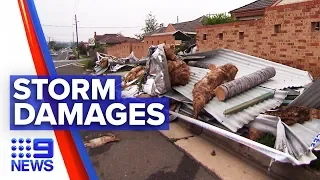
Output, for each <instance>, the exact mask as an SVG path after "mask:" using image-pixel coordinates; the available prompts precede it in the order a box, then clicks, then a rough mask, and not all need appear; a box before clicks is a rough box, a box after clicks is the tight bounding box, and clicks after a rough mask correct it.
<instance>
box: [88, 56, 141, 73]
mask: <svg viewBox="0 0 320 180" xmlns="http://www.w3.org/2000/svg"><path fill="white" fill-rule="evenodd" d="M95 63H96V66H95V67H94V71H95V74H94V75H101V74H103V73H105V72H106V71H108V70H109V71H110V72H116V71H118V70H120V69H122V68H124V67H131V68H132V67H135V66H137V65H145V64H146V59H137V58H136V57H135V56H134V53H133V52H132V53H131V54H130V55H129V56H128V57H126V58H117V57H114V56H111V55H108V54H103V53H98V52H97V61H96V62H95Z"/></svg>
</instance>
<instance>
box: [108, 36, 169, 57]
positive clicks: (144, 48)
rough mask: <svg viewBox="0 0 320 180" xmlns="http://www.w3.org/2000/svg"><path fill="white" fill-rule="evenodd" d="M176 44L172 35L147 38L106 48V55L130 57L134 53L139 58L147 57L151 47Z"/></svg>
mask: <svg viewBox="0 0 320 180" xmlns="http://www.w3.org/2000/svg"><path fill="white" fill-rule="evenodd" d="M162 43H165V44H174V43H175V39H174V36H172V35H159V36H146V37H144V41H143V42H134V43H121V44H117V45H114V46H111V47H106V48H105V51H104V53H107V54H110V55H112V56H116V57H122V58H124V57H128V56H129V54H130V53H131V52H132V51H133V52H134V55H135V56H136V57H137V58H142V57H145V56H146V55H147V53H148V49H149V47H150V46H151V45H158V44H162Z"/></svg>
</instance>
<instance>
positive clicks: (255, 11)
mask: <svg viewBox="0 0 320 180" xmlns="http://www.w3.org/2000/svg"><path fill="white" fill-rule="evenodd" d="M277 1H278V0H257V1H254V2H252V3H250V4H247V5H244V6H242V7H239V8H237V9H234V10H232V11H230V14H231V15H232V16H233V17H235V18H236V19H237V20H240V21H245V20H254V19H255V20H257V19H262V18H263V16H264V11H265V9H266V8H267V7H270V6H272V5H273V4H274V3H276V2H277Z"/></svg>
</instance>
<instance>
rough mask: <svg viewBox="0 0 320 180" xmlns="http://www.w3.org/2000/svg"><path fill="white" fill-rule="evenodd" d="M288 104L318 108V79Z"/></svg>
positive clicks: (319, 97)
mask: <svg viewBox="0 0 320 180" xmlns="http://www.w3.org/2000/svg"><path fill="white" fill-rule="evenodd" d="M289 106H307V107H309V108H320V79H318V80H316V81H315V82H314V83H312V85H311V86H309V87H308V88H307V89H306V90H304V91H303V93H302V94H301V95H300V96H298V97H297V98H296V99H295V100H294V101H293V102H292V103H291V104H290V105H289ZM319 129H320V128H319Z"/></svg>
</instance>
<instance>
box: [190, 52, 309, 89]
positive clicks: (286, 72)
mask: <svg viewBox="0 0 320 180" xmlns="http://www.w3.org/2000/svg"><path fill="white" fill-rule="evenodd" d="M194 56H206V58H205V59H204V60H201V62H206V63H212V64H215V65H216V66H222V65H224V64H227V63H231V64H233V65H235V66H237V68H238V70H239V71H238V73H237V76H236V79H237V78H239V77H242V76H245V75H249V74H251V73H254V72H256V71H258V70H260V69H262V68H265V67H268V66H272V67H274V68H275V69H276V76H275V77H273V78H272V79H270V80H269V81H267V82H265V83H263V84H261V85H260V86H262V87H266V88H271V89H284V88H287V87H304V86H306V85H308V84H310V83H312V81H313V78H312V76H311V75H310V73H309V72H307V71H303V70H299V69H296V68H292V67H289V66H286V65H283V64H280V63H276V62H272V61H268V60H266V59H262V58H258V57H254V56H250V55H247V54H243V53H240V52H236V51H233V50H229V49H217V50H214V51H209V52H204V53H198V54H194Z"/></svg>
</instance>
